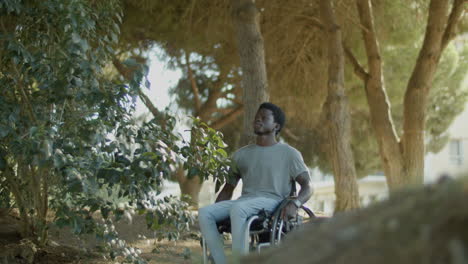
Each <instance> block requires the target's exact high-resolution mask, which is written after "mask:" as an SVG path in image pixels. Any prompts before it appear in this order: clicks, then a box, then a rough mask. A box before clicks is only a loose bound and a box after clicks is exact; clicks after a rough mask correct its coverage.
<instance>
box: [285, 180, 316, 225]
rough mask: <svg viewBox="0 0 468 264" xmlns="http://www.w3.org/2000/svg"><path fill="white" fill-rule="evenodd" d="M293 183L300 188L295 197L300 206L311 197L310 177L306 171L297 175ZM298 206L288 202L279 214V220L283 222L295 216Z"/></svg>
mask: <svg viewBox="0 0 468 264" xmlns="http://www.w3.org/2000/svg"><path fill="white" fill-rule="evenodd" d="M295 181H296V182H297V183H299V185H300V186H301V190H300V191H299V194H298V195H297V200H299V201H300V202H301V205H302V204H304V203H305V202H307V201H308V200H309V198H310V197H311V196H312V193H313V190H312V186H311V184H310V177H309V173H308V172H307V171H305V172H303V173H301V174H299V175H297V177H296V179H295ZM297 209H299V208H298V206H297V205H296V204H295V203H294V202H289V203H288V204H287V205H286V206H285V207H284V208H283V210H282V212H281V216H280V217H281V218H282V219H283V220H284V221H287V220H288V218H291V217H294V216H295V215H296V212H297Z"/></svg>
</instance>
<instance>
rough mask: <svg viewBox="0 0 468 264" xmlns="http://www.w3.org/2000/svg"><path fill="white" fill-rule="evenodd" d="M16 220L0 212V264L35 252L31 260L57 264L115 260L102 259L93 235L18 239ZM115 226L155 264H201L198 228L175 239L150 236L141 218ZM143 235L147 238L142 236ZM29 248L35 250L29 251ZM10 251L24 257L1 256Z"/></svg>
mask: <svg viewBox="0 0 468 264" xmlns="http://www.w3.org/2000/svg"><path fill="white" fill-rule="evenodd" d="M17 225H18V220H17V218H16V217H15V216H14V215H5V214H3V215H2V214H0V264H3V263H9V264H10V263H11V264H12V263H28V260H27V258H28V256H29V255H34V261H33V263H38V264H46V263H47V264H56V263H57V264H58V263H70V264H71V263H73V264H78V263H80V264H81V263H83V264H84V263H87V264H88V263H90V264H111V263H112V264H114V263H115V262H116V261H113V260H105V259H104V258H103V257H102V255H101V254H99V253H98V251H97V250H95V245H96V241H95V240H94V238H93V237H92V236H87V237H86V236H84V237H83V238H82V239H77V238H75V237H74V236H73V235H72V234H71V232H70V230H68V229H66V228H64V229H58V228H56V227H51V229H50V239H51V241H52V242H51V243H50V245H48V246H46V247H44V248H35V246H34V245H33V244H32V243H30V242H29V241H27V240H21V239H20V236H19V234H18V231H17ZM116 229H117V230H118V231H119V234H120V236H121V237H122V238H124V239H125V240H126V241H127V242H128V243H129V245H130V246H132V247H136V248H139V249H140V250H141V251H142V253H141V256H142V257H143V258H144V259H145V260H147V261H148V263H158V264H189V263H194V264H197V263H202V250H201V247H200V242H199V235H198V230H197V229H196V227H195V226H194V227H192V230H191V231H190V232H187V233H185V234H183V235H182V236H181V239H180V240H178V241H176V242H175V241H168V240H162V241H157V240H156V239H153V238H152V237H154V234H153V231H148V230H147V229H146V224H145V222H144V219H143V218H142V217H134V218H133V219H132V222H131V223H129V222H128V221H121V222H120V223H118V224H116ZM142 236H144V237H146V238H145V239H143V238H142ZM29 251H31V252H32V251H36V253H35V254H34V253H31V252H29ZM6 252H12V254H13V255H22V256H23V257H24V258H25V259H19V258H15V259H13V260H12V259H8V260H5V258H4V257H2V256H3V255H5V253H6Z"/></svg>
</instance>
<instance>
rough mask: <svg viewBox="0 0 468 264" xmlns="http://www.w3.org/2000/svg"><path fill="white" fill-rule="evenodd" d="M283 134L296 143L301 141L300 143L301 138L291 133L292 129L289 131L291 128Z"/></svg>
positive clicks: (285, 129)
mask: <svg viewBox="0 0 468 264" xmlns="http://www.w3.org/2000/svg"><path fill="white" fill-rule="evenodd" d="M283 132H284V134H286V136H288V137H290V138H291V139H292V140H294V141H296V142H299V141H300V138H299V137H298V136H297V135H295V134H294V133H293V132H292V131H291V129H289V128H283Z"/></svg>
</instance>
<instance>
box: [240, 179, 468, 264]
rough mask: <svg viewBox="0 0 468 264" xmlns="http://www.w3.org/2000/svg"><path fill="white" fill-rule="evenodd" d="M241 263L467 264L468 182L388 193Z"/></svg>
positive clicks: (305, 230)
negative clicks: (363, 207)
mask: <svg viewBox="0 0 468 264" xmlns="http://www.w3.org/2000/svg"><path fill="white" fill-rule="evenodd" d="M241 262H242V263H269V264H270V263H281V264H283V263H294V264H305V263H308V264H318V263H346V264H353V263H356V264H371V263H372V264H374V263H379V264H385V263H392V264H394V263H399V264H406V263H407V264H414V263H453V264H462V263H468V178H466V177H465V178H463V179H460V180H457V181H454V180H445V181H443V182H440V183H438V184H434V185H430V186H425V187H421V188H418V189H409V190H405V191H401V192H397V193H393V194H392V195H391V196H390V198H389V200H386V201H383V202H380V203H378V204H375V205H373V206H370V207H368V208H366V209H362V210H358V211H355V212H351V213H343V214H341V215H337V216H335V217H333V218H331V219H330V220H328V221H325V222H322V223H308V224H306V225H304V226H303V228H301V230H299V232H297V231H296V232H293V233H291V234H289V235H288V236H287V237H286V240H285V241H284V243H282V244H281V246H280V247H279V248H272V249H269V250H266V251H263V253H262V254H261V255H251V256H249V257H247V258H246V259H244V260H243V261H241Z"/></svg>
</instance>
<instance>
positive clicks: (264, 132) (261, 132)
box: [254, 130, 273, 136]
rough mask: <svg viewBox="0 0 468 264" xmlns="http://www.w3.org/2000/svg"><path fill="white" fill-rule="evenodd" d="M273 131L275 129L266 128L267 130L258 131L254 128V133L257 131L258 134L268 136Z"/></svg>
mask: <svg viewBox="0 0 468 264" xmlns="http://www.w3.org/2000/svg"><path fill="white" fill-rule="evenodd" d="M271 132H273V130H265V131H257V130H254V133H255V135H257V136H266V135H269V134H271Z"/></svg>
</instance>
